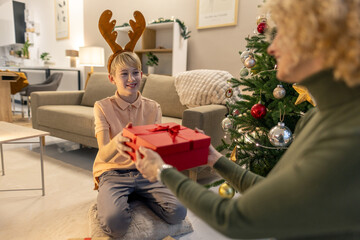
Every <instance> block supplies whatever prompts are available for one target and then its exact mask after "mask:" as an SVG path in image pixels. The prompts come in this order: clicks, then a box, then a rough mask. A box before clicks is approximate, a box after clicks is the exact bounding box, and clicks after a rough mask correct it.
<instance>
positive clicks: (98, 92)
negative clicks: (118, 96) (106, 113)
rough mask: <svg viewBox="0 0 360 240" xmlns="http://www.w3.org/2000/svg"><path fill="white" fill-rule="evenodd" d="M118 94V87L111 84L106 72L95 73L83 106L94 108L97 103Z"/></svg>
mask: <svg viewBox="0 0 360 240" xmlns="http://www.w3.org/2000/svg"><path fill="white" fill-rule="evenodd" d="M115 92H116V86H115V85H114V84H111V83H110V81H109V79H108V73H106V72H94V73H93V74H91V77H90V79H89V81H88V84H87V86H86V89H85V93H84V95H83V98H82V100H81V105H84V106H89V107H93V106H94V103H95V102H96V101H99V100H101V99H103V98H106V97H110V96H112V95H114V94H115Z"/></svg>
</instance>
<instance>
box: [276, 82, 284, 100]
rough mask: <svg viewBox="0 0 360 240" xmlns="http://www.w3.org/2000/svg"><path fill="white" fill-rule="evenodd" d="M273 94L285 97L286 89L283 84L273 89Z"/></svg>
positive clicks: (277, 97) (279, 97) (278, 97)
mask: <svg viewBox="0 0 360 240" xmlns="http://www.w3.org/2000/svg"><path fill="white" fill-rule="evenodd" d="M273 95H274V97H275V98H276V99H281V98H283V97H285V95H286V90H285V88H284V87H283V86H282V85H277V86H276V88H275V89H274V91H273Z"/></svg>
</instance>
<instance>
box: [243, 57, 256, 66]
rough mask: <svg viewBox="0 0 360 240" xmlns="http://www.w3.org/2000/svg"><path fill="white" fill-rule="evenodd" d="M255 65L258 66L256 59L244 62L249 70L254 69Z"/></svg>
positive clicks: (248, 59) (252, 58) (250, 58)
mask: <svg viewBox="0 0 360 240" xmlns="http://www.w3.org/2000/svg"><path fill="white" fill-rule="evenodd" d="M255 64H256V61H255V59H254V57H248V58H247V59H246V60H245V62H244V65H245V67H247V68H252V67H254V66H255Z"/></svg>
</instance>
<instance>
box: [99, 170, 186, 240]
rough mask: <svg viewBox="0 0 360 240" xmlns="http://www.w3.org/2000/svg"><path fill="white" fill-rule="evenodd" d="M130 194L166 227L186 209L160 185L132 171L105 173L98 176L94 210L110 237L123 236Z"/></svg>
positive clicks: (126, 224) (178, 220)
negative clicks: (96, 209) (96, 211)
mask: <svg viewBox="0 0 360 240" xmlns="http://www.w3.org/2000/svg"><path fill="white" fill-rule="evenodd" d="M130 194H131V195H134V194H135V195H136V196H138V197H139V199H141V200H142V201H143V202H144V203H145V204H146V205H147V206H148V207H149V208H150V209H151V210H152V211H153V212H154V213H155V214H157V215H158V216H159V217H160V218H162V219H163V220H164V221H165V222H167V223H169V224H176V223H179V222H181V221H182V220H184V219H185V216H186V212H187V211H186V208H185V207H184V206H183V205H181V204H180V202H179V201H178V200H177V199H176V197H175V196H174V195H173V194H172V193H171V192H170V190H169V189H167V188H166V187H165V186H164V185H163V184H162V183H160V182H154V183H151V182H149V181H148V180H147V179H145V178H143V176H142V175H141V173H140V172H139V171H137V170H136V169H129V170H112V171H108V172H105V173H103V174H102V175H101V176H100V182H99V193H98V197H97V208H98V218H99V221H100V225H101V227H102V229H103V230H104V232H105V233H106V234H108V235H110V236H111V237H113V238H118V237H121V236H123V235H124V234H125V233H126V231H127V229H128V227H129V225H130V222H131V212H130V206H129V203H128V200H129V195H130Z"/></svg>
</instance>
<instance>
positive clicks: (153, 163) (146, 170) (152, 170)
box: [135, 147, 164, 182]
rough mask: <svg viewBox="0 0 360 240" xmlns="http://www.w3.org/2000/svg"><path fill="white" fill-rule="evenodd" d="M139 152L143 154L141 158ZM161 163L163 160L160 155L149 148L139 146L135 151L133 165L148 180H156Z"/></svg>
mask: <svg viewBox="0 0 360 240" xmlns="http://www.w3.org/2000/svg"><path fill="white" fill-rule="evenodd" d="M140 154H142V155H143V158H141V155H140ZM163 164H164V161H163V160H162V158H161V157H160V155H159V154H158V153H157V152H155V151H153V150H151V149H148V148H145V147H140V148H139V150H138V151H136V161H135V166H136V168H137V169H138V170H139V172H141V174H142V175H143V177H144V178H146V179H148V180H149V181H150V182H155V181H156V180H157V174H158V169H160V167H161V166H162V165H163Z"/></svg>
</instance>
